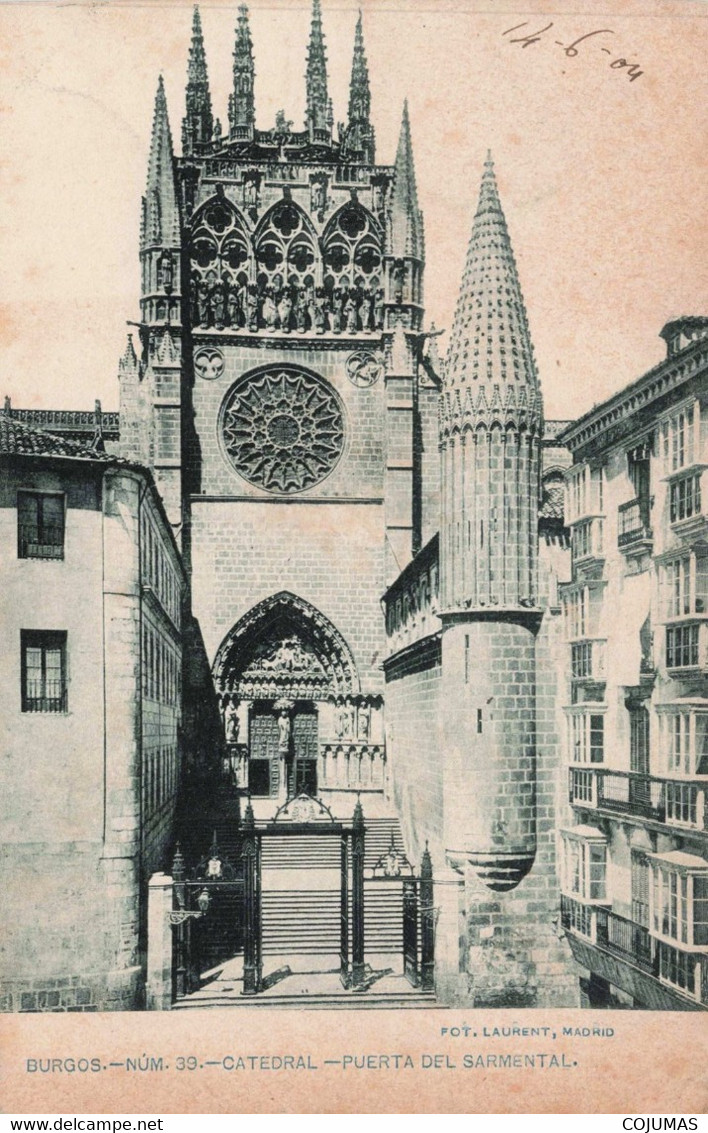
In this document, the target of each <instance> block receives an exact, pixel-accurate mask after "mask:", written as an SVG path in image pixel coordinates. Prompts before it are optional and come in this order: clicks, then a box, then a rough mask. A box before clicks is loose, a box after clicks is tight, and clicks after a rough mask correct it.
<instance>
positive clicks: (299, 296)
mask: <svg viewBox="0 0 708 1133" xmlns="http://www.w3.org/2000/svg"><path fill="white" fill-rule="evenodd" d="M295 323H296V325H297V329H298V331H299V332H300V334H304V333H305V331H306V330H307V300H306V298H305V290H304V288H302V287H297V288H296V291H295Z"/></svg>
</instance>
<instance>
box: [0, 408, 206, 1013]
mask: <svg viewBox="0 0 708 1133" xmlns="http://www.w3.org/2000/svg"><path fill="white" fill-rule="evenodd" d="M70 424H71V423H70ZM100 447H101V446H100V445H99V446H97V447H93V448H92V447H89V446H88V445H84V444H82V443H80V442H79V441H75V440H71V439H67V438H65V437H59V436H55V435H52V434H50V433H47V432H45V431H43V430H41V429H37V428H35V427H33V426H31V425H27V424H25V423H23V422H22V421H20V420H18V419H17V418H16V417H14V416H13V415H12V413H11V412H7V411H5V412H2V413H0V524H2V536H1V542H2V546H3V565H2V599H1V605H2V624H3V650H2V658H1V660H0V688H1V689H2V703H3V719H2V754H3V758H2V765H1V771H0V775H1V776H2V785H1V786H0V798H1V799H2V803H0V808H1V809H2V829H3V848H2V865H3V877H4V884H3V898H2V899H3V919H4V921H5V923H6V924H12V932H7V933H5V934H4V938H3V948H2V955H1V959H0V983H1V987H2V1001H3V1005H4V1008H5V1009H6V1010H13V1009H14V1010H24V1011H35V1010H36V1011H41V1010H53V1009H54V1010H84V1011H88V1010H98V1009H101V1010H108V1009H115V1008H127V1007H135V1006H138V1005H139V1004H140V1001H141V994H142V970H143V966H144V957H145V951H146V938H145V933H146V907H145V900H146V896H147V891H146V879H147V878H148V877H149V876H150V874H151V873H152V872H153V871H154V870H155V869H157V868H158V867H159V865H160V864H161V861H162V858H163V854H164V851H165V848H166V846H167V844H168V841H169V839H171V837H172V819H173V814H174V807H175V800H176V797H177V791H178V785H179V782H180V777H181V759H182V750H181V717H182V711H181V697H182V692H181V685H182V677H181V673H182V636H181V629H180V620H181V606H182V601H183V597H184V589H185V576H184V570H183V566H182V562H181V559H180V555H179V551H178V548H177V545H176V543H175V539H174V536H173V533H172V530H171V528H170V525H169V523H168V522H167V519H166V516H165V512H164V508H163V505H162V502H161V499H160V496H159V494H158V493H157V491H156V489H155V485H154V482H153V479H152V475H151V474H150V472H148V471H147V470H146V469H144V468H142V467H140V466H138V465H136V464H131V463H130V462H128V461H126V460H123V459H120V458H118V457H116V456H112V455H110V454H107V453H105V452H103V451H100Z"/></svg>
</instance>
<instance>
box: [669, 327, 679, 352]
mask: <svg viewBox="0 0 708 1133" xmlns="http://www.w3.org/2000/svg"><path fill="white" fill-rule="evenodd" d="M680 349H681V334H680V332H679V333H678V334H673V335H672V336H671V340H670V342H669V354H678V352H679V350H680Z"/></svg>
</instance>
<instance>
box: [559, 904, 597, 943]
mask: <svg viewBox="0 0 708 1133" xmlns="http://www.w3.org/2000/svg"><path fill="white" fill-rule="evenodd" d="M596 911H597V910H596V907H595V906H594V905H585V904H583V902H582V901H576V900H575V898H574V897H568V896H567V894H565V893H562V894H561V924H562V925H563V928H565V929H571V930H572V931H573V932H577V933H578V934H579V935H580V936H584V937H585V939H586V940H591V941H593V942H594V940H595V913H596Z"/></svg>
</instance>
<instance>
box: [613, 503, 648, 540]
mask: <svg viewBox="0 0 708 1133" xmlns="http://www.w3.org/2000/svg"><path fill="white" fill-rule="evenodd" d="M651 537H652V532H651V528H650V526H649V500H648V499H643V498H642V499H635V500H629V501H628V503H626V504H620V506H619V508H618V509H617V546H618V547H620V548H624V547H630V546H632V544H634V543H639V542H643V541H645V540H650V539H651Z"/></svg>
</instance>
